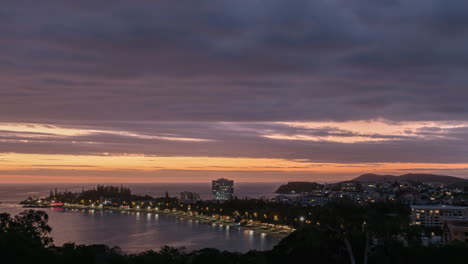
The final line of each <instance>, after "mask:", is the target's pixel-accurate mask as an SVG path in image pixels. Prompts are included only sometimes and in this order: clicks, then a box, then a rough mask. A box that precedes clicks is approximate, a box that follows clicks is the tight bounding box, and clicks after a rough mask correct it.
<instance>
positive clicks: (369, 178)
mask: <svg viewBox="0 0 468 264" xmlns="http://www.w3.org/2000/svg"><path fill="white" fill-rule="evenodd" d="M396 179H397V176H394V175H379V174H373V173H367V174H363V175H361V176H358V177H356V178H354V179H352V180H353V181H358V182H386V181H395V180H396Z"/></svg>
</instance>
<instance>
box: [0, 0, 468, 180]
mask: <svg viewBox="0 0 468 264" xmlns="http://www.w3.org/2000/svg"><path fill="white" fill-rule="evenodd" d="M467 9H468V1H462V0H460V1H456V0H454V1H437V0H411V1H398V0H382V1H375V0H316V1H309V0H294V1H279V0H264V1H261V0H236V1H223V0H212V1H204V0H197V1H128V0H126V1H107V0H100V1H96V0H94V1H91V0H80V1H64V0H61V1H58V0H57V1H51V0H50V1H49V0H44V1H37V0H36V1H33V0H31V1H22V0H5V1H2V7H1V8H0V183H10V182H122V183H126V182H181V181H183V182H206V181H209V180H212V179H215V178H219V177H228V178H231V179H234V180H236V181H244V182H264V181H271V182H286V181H293V180H301V181H320V182H327V181H328V182H330V181H338V180H345V179H351V178H353V177H355V176H357V175H360V174H363V173H379V174H397V175H400V174H406V173H419V172H424V173H436V174H445V175H453V176H460V177H468V87H467V84H468V74H467V73H468V17H466V16H465V13H466V11H465V10H467Z"/></svg>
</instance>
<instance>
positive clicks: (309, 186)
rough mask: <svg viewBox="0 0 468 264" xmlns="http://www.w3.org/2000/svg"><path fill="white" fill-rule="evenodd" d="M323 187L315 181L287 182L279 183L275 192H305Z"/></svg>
mask: <svg viewBox="0 0 468 264" xmlns="http://www.w3.org/2000/svg"><path fill="white" fill-rule="evenodd" d="M320 189H323V185H322V184H319V183H316V182H288V183H287V184H283V185H281V186H280V187H279V188H278V190H276V192H275V193H282V194H290V193H305V192H311V191H315V190H320Z"/></svg>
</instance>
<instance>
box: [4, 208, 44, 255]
mask: <svg viewBox="0 0 468 264" xmlns="http://www.w3.org/2000/svg"><path fill="white" fill-rule="evenodd" d="M48 219H49V217H48V215H47V214H46V213H45V212H44V211H34V210H26V211H24V212H21V213H20V214H18V215H16V216H14V217H11V216H10V214H8V213H2V214H0V252H1V253H2V258H4V259H9V258H12V259H14V260H15V262H16V263H22V262H29V261H32V260H38V259H40V258H41V257H43V258H46V256H47V255H48V254H49V253H50V252H48V251H47V250H46V247H47V246H50V245H52V242H53V240H52V238H51V237H49V236H48V235H49V233H50V232H51V231H52V228H51V227H50V226H49V225H48V223H47V222H48Z"/></svg>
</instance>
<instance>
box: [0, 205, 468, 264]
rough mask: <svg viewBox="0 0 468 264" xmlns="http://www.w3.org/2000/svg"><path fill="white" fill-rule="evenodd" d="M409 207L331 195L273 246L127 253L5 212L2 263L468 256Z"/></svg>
mask: <svg viewBox="0 0 468 264" xmlns="http://www.w3.org/2000/svg"><path fill="white" fill-rule="evenodd" d="M407 210H408V208H407V206H406V205H402V204H397V203H376V204H372V205H368V206H365V207H363V206H358V205H356V204H353V203H351V202H347V201H342V202H336V203H332V204H330V205H328V206H326V207H323V208H322V209H321V212H320V214H319V216H318V217H317V218H316V219H314V220H316V222H314V223H310V224H306V223H304V224H303V225H302V226H301V227H300V228H298V230H297V231H295V232H294V233H292V234H291V235H289V236H288V237H286V238H284V239H283V240H282V241H281V242H280V243H279V244H278V245H277V246H275V247H274V248H273V249H272V250H269V251H263V252H259V251H250V252H247V253H234V252H227V251H219V250H217V249H201V250H196V251H192V252H187V251H185V250H184V249H176V248H170V247H163V248H161V249H160V250H159V251H147V252H142V253H139V254H126V253H123V252H122V251H121V250H120V249H119V248H117V247H109V246H106V245H76V244H74V243H68V244H64V245H62V246H56V245H54V244H53V240H52V238H50V237H49V234H50V231H51V228H50V227H49V225H48V224H47V222H48V216H47V214H46V213H45V212H43V211H33V210H29V211H24V212H22V213H20V214H19V215H17V216H10V215H9V214H6V213H3V214H0V254H1V258H2V260H3V261H2V263H48V264H52V263H67V264H73V263H89V264H92V263H162V264H164V263H174V264H178V263H180V264H185V263H204V264H207V263H222V264H230V263H233V264H234V263H259V264H262V263H327V264H328V263H352V264H354V263H364V264H365V263H379V264H380V263H383V264H385V263H467V259H468V244H467V243H462V242H456V243H451V244H444V245H426V246H423V245H422V243H421V236H422V235H423V234H424V232H423V231H422V230H419V229H417V228H416V227H413V226H411V225H409V223H410V221H409V218H408V211H407Z"/></svg>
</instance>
